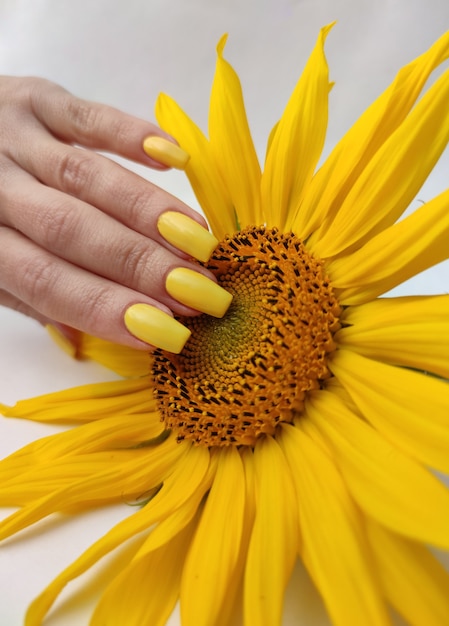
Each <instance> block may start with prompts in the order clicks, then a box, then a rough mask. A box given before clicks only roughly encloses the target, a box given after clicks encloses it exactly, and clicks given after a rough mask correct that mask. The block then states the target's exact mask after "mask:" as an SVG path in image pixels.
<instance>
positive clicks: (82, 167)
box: [55, 148, 94, 196]
mask: <svg viewBox="0 0 449 626" xmlns="http://www.w3.org/2000/svg"><path fill="white" fill-rule="evenodd" d="M55 169H56V177H57V180H58V184H59V186H60V188H61V189H62V190H64V191H66V192H67V193H70V194H71V195H73V196H80V195H82V194H83V192H84V191H85V190H86V188H88V187H89V186H90V181H91V180H92V177H93V176H94V164H93V163H92V156H91V155H90V154H89V153H88V152H87V151H86V150H82V149H81V148H73V149H71V150H70V151H68V152H66V153H65V154H64V155H62V156H59V158H58V160H57V163H56V168H55Z"/></svg>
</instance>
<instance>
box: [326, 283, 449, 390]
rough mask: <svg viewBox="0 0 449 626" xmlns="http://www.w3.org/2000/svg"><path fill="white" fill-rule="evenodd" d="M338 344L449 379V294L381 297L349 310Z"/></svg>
mask: <svg viewBox="0 0 449 626" xmlns="http://www.w3.org/2000/svg"><path fill="white" fill-rule="evenodd" d="M342 321H343V322H344V324H345V326H344V327H343V328H342V329H341V330H339V331H338V333H337V334H336V335H335V339H336V341H337V343H338V344H339V345H340V346H342V347H348V348H350V349H351V350H352V351H353V352H358V353H360V354H362V355H363V356H367V357H370V358H373V359H378V360H379V361H384V362H387V363H391V364H394V365H404V366H406V367H412V368H414V369H418V370H425V371H428V372H433V373H434V374H438V375H439V376H443V377H445V378H448V379H449V358H448V355H449V296H443V295H442V296H409V297H401V298H380V299H377V300H374V301H372V302H367V303H366V304H362V305H360V306H351V307H348V308H346V309H345V312H344V314H343V317H342Z"/></svg>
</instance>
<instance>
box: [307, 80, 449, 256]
mask: <svg viewBox="0 0 449 626" xmlns="http://www.w3.org/2000/svg"><path fill="white" fill-rule="evenodd" d="M448 100H449V71H447V72H445V73H444V74H443V76H441V77H440V78H439V79H438V80H437V81H436V82H435V84H434V85H433V86H432V87H430V89H429V90H428V91H427V92H426V93H425V94H424V95H423V97H422V98H421V100H420V101H419V102H418V103H417V105H416V106H415V107H414V109H413V110H412V111H411V113H409V115H408V116H407V118H406V119H405V120H404V121H403V123H402V124H401V125H400V126H399V128H397V129H396V131H395V132H394V133H393V134H392V135H391V137H390V138H389V139H387V140H386V141H385V143H384V144H383V145H382V147H381V148H379V150H378V151H377V152H376V154H375V155H374V156H373V158H372V159H371V160H370V162H369V163H368V164H367V166H366V167H365V169H364V170H363V172H362V173H361V174H360V176H359V178H358V180H357V181H356V182H355V183H354V185H353V187H352V188H351V190H350V191H348V193H347V195H346V198H345V199H344V201H343V202H342V204H341V206H340V209H339V211H338V213H337V214H336V215H335V217H334V218H333V219H332V220H331V221H330V222H329V223H328V224H327V225H326V230H325V232H324V229H323V230H322V232H320V233H316V236H312V238H311V241H310V246H311V249H313V251H314V252H315V253H316V254H317V255H318V256H319V257H321V258H328V257H331V256H335V255H337V254H341V253H342V252H344V251H347V250H348V249H354V247H355V246H357V247H360V245H363V243H365V242H366V241H369V240H370V239H371V238H372V237H373V236H374V235H376V234H377V233H379V232H381V231H382V230H384V229H385V228H386V227H388V226H390V225H391V224H393V223H394V222H395V221H396V220H397V219H398V218H399V217H400V216H401V215H402V213H403V212H404V211H405V209H406V208H407V207H408V205H409V204H410V202H411V201H412V200H413V198H414V197H415V195H416V193H417V192H418V191H419V189H420V187H421V185H422V184H423V183H424V181H425V180H426V178H427V176H428V175H429V173H430V172H431V171H432V169H433V167H434V165H435V163H436V162H437V161H438V159H439V157H440V156H441V153H442V152H443V150H444V148H445V147H446V145H447V142H448V140H449V107H448V106H447V103H448Z"/></svg>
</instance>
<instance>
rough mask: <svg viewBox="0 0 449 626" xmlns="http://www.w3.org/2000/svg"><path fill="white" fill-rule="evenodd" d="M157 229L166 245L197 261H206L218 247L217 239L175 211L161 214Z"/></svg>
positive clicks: (189, 218)
mask: <svg viewBox="0 0 449 626" xmlns="http://www.w3.org/2000/svg"><path fill="white" fill-rule="evenodd" d="M157 229H158V231H159V233H160V234H161V235H162V237H163V238H164V239H165V240H166V241H168V243H171V244H172V246H175V248H178V249H179V250H182V251H183V252H185V253H186V254H189V255H190V256H192V257H193V258H195V259H198V260H199V261H203V262H206V261H208V260H209V259H210V255H211V254H212V252H213V251H214V250H215V248H216V247H217V245H218V239H217V238H216V237H214V235H213V234H212V233H210V232H209V231H208V230H207V229H206V228H203V226H201V224H198V222H196V221H195V220H193V219H192V218H191V217H187V215H184V213H178V212H177V211H165V213H162V214H161V215H160V216H159V219H158V222H157Z"/></svg>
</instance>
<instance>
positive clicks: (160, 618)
mask: <svg viewBox="0 0 449 626" xmlns="http://www.w3.org/2000/svg"><path fill="white" fill-rule="evenodd" d="M195 526H196V520H194V521H193V522H191V523H190V524H188V525H187V526H186V527H184V528H183V529H181V530H180V532H179V533H178V534H176V535H175V537H174V538H173V539H171V541H169V542H168V543H166V544H164V545H162V546H161V547H159V548H158V549H157V550H154V551H152V552H149V553H146V554H145V555H144V556H142V557H140V556H139V555H137V556H136V557H135V558H134V559H133V561H132V562H131V563H130V564H129V565H128V566H127V567H126V568H125V569H124V570H122V572H121V573H120V574H119V575H118V576H117V577H116V578H115V579H114V581H113V582H112V584H111V585H109V587H108V588H107V590H106V592H105V593H104V594H103V595H102V597H101V600H100V602H99V603H98V605H97V606H96V608H95V612H94V614H93V616H92V618H91V621H90V626H104V625H105V624H107V625H108V626H124V625H125V624H126V626H143V625H144V624H148V625H150V624H151V626H164V625H165V624H166V623H167V620H168V618H169V617H170V614H171V612H172V611H173V609H174V606H175V604H176V601H177V599H178V596H179V585H180V579H181V573H182V569H183V564H184V558H185V555H186V552H187V549H188V547H189V544H190V540H191V538H192V535H193V532H194V529H195Z"/></svg>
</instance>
